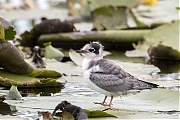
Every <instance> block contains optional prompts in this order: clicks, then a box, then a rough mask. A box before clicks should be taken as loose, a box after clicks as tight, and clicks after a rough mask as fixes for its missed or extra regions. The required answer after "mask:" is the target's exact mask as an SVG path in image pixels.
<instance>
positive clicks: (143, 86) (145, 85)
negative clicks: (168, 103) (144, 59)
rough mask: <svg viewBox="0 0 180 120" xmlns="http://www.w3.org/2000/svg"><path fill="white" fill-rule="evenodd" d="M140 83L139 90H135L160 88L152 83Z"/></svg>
mask: <svg viewBox="0 0 180 120" xmlns="http://www.w3.org/2000/svg"><path fill="white" fill-rule="evenodd" d="M139 82H140V86H138V87H137V88H134V89H138V90H143V89H151V88H158V86H159V85H158V84H155V83H150V82H146V81H142V80H139Z"/></svg>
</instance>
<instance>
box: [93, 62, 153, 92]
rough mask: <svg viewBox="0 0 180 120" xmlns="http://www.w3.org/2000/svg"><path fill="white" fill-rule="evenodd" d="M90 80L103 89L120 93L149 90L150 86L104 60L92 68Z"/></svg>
mask: <svg viewBox="0 0 180 120" xmlns="http://www.w3.org/2000/svg"><path fill="white" fill-rule="evenodd" d="M90 80H91V81H92V82H93V83H94V84H96V85H97V86H99V87H100V88H101V89H104V90H107V91H109V92H120V91H126V90H132V89H148V88H151V87H152V86H150V84H148V83H147V82H143V81H140V80H138V79H137V78H136V77H134V76H133V75H130V74H129V73H127V72H126V71H124V70H123V69H122V68H121V67H120V66H118V65H116V64H115V63H113V62H111V61H108V60H105V59H102V60H100V61H98V63H97V64H96V66H94V67H92V72H91V74H90Z"/></svg>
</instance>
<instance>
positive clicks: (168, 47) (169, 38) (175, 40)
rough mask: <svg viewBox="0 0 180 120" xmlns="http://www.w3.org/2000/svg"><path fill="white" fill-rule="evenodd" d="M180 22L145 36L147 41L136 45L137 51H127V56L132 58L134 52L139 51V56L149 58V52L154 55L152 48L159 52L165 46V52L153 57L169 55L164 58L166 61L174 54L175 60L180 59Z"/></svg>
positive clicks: (154, 30) (164, 26)
mask: <svg viewBox="0 0 180 120" xmlns="http://www.w3.org/2000/svg"><path fill="white" fill-rule="evenodd" d="M179 22H180V21H175V22H173V23H171V24H165V25H163V26H160V27H158V28H155V29H153V30H152V31H151V32H149V33H147V34H145V35H144V40H145V41H144V42H143V43H142V42H141V43H139V44H138V45H137V46H135V45H134V47H135V49H136V50H135V51H127V52H126V55H127V56H131V57H132V56H133V53H134V52H136V51H139V52H138V53H139V56H142V54H143V55H144V56H145V57H146V56H148V52H149V53H152V50H151V49H149V48H150V47H158V50H159V49H160V48H162V47H161V46H164V48H163V50H161V52H160V53H159V54H158V55H156V56H153V57H158V56H160V54H164V55H167V56H163V57H164V59H167V58H168V57H169V56H171V55H172V54H174V55H173V57H174V58H176V59H180V51H179V50H180V48H179V34H180V31H179ZM148 49H149V51H148ZM140 51H141V52H140ZM147 51H148V52H147ZM163 51H164V52H163ZM140 53H141V54H140ZM157 53H158V52H157V51H156V54H157ZM149 55H150V57H151V56H152V55H151V54H149ZM153 55H154V54H153ZM136 56H137V55H136Z"/></svg>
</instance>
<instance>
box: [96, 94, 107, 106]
mask: <svg viewBox="0 0 180 120" xmlns="http://www.w3.org/2000/svg"><path fill="white" fill-rule="evenodd" d="M106 98H107V96H105V97H104V100H103V102H94V104H101V105H105V104H104V103H106Z"/></svg>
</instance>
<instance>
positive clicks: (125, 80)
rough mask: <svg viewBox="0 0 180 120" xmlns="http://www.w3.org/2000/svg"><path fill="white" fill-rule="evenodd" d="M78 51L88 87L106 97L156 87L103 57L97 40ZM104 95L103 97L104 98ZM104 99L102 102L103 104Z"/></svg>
mask: <svg viewBox="0 0 180 120" xmlns="http://www.w3.org/2000/svg"><path fill="white" fill-rule="evenodd" d="M78 52H80V53H82V54H83V55H84V57H85V58H84V60H83V62H82V70H83V74H84V78H85V80H86V82H87V84H88V85H89V87H90V88H92V89H94V90H96V91H98V92H100V93H102V94H104V95H105V96H106V97H107V96H111V102H110V104H109V105H111V104H112V99H113V96H117V95H120V94H123V93H126V92H128V91H129V90H130V91H132V90H142V89H151V88H155V87H157V85H156V84H153V83H149V82H145V81H142V80H139V79H138V78H136V77H134V76H133V75H131V74H129V73H128V72H126V71H125V70H123V69H122V68H121V67H120V66H118V65H116V64H115V63H114V62H112V61H109V60H106V59H103V46H102V45H101V44H100V43H98V42H93V43H90V44H86V45H85V46H84V47H83V48H82V49H81V50H79V51H78ZM106 97H105V99H106ZM104 102H105V100H104V101H103V102H102V104H103V105H104Z"/></svg>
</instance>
